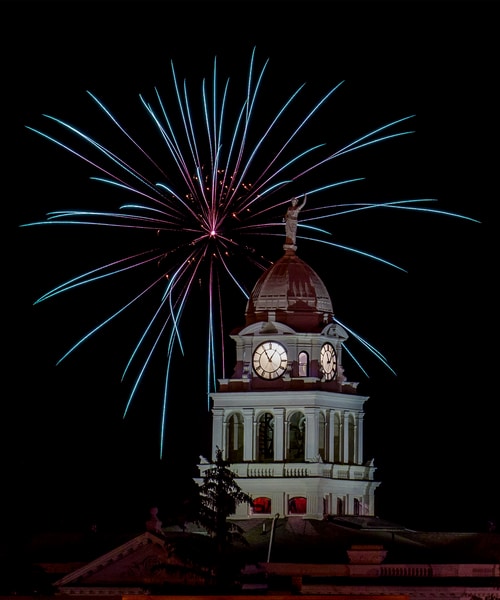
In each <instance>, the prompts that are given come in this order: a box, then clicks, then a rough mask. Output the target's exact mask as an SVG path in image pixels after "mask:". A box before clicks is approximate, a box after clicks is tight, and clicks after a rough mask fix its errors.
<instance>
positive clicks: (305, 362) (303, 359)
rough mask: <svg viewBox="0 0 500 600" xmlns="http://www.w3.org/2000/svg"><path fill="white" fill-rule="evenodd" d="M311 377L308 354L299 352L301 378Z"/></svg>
mask: <svg viewBox="0 0 500 600" xmlns="http://www.w3.org/2000/svg"><path fill="white" fill-rule="evenodd" d="M308 375H309V356H308V355H307V352H299V377H307V376H308Z"/></svg>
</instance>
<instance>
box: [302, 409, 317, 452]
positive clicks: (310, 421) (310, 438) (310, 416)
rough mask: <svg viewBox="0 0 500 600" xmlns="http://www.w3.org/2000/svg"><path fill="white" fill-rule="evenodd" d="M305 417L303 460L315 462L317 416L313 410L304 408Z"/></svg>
mask: <svg viewBox="0 0 500 600" xmlns="http://www.w3.org/2000/svg"><path fill="white" fill-rule="evenodd" d="M304 414H305V416H306V431H305V434H306V447H305V456H304V458H305V460H310V461H313V462H314V461H315V460H316V456H317V455H318V434H317V432H318V415H317V413H316V410H315V409H314V408H305V409H304Z"/></svg>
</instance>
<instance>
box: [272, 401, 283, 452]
mask: <svg viewBox="0 0 500 600" xmlns="http://www.w3.org/2000/svg"><path fill="white" fill-rule="evenodd" d="M284 431H285V409H284V408H275V409H274V460H275V461H277V460H279V461H281V460H283V458H284V456H285V454H284V451H285V435H284Z"/></svg>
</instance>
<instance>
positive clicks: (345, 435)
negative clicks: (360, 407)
mask: <svg viewBox="0 0 500 600" xmlns="http://www.w3.org/2000/svg"><path fill="white" fill-rule="evenodd" d="M342 438H343V443H342V445H343V451H342V453H343V456H342V462H343V463H348V462H349V413H348V412H347V411H344V423H343V427H342Z"/></svg>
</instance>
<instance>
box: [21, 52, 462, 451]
mask: <svg viewBox="0 0 500 600" xmlns="http://www.w3.org/2000/svg"><path fill="white" fill-rule="evenodd" d="M266 67H267V62H265V63H264V65H263V66H262V67H261V68H256V66H255V50H254V51H253V52H252V55H251V59H250V64H249V69H248V78H247V79H246V86H245V92H244V93H243V94H242V97H241V98H240V102H239V104H237V102H238V101H237V100H236V101H235V100H233V97H232V96H230V91H231V90H230V86H229V81H226V82H225V83H223V84H222V85H221V84H220V83H219V78H218V72H217V60H215V61H214V68H213V75H212V78H211V80H209V81H206V80H203V82H202V85H201V90H199V89H198V90H197V92H196V94H195V95H194V96H193V97H194V98H195V102H194V103H192V101H191V96H192V94H191V93H190V92H189V90H188V86H187V83H186V81H180V80H179V79H178V77H177V75H176V72H175V69H174V66H173V64H172V66H171V68H172V82H173V93H171V94H169V96H168V100H169V101H168V102H167V100H165V99H164V96H162V95H161V94H160V93H159V92H158V90H155V91H154V102H151V103H150V102H148V101H147V100H146V99H145V98H144V97H142V96H139V98H140V102H141V104H142V107H143V109H144V111H145V115H146V117H147V118H148V119H149V126H150V129H151V135H152V136H153V137H154V138H156V139H157V140H159V142H160V145H161V146H158V147H161V159H154V158H153V157H152V156H151V155H150V153H149V152H148V151H147V150H146V149H144V148H143V146H142V145H140V144H139V143H138V142H137V141H136V139H137V136H133V135H131V134H130V133H129V131H128V130H127V129H126V128H125V126H123V125H122V124H121V123H120V122H119V121H118V119H117V118H116V117H115V116H114V115H113V113H112V112H111V111H110V110H109V109H108V108H107V106H106V105H105V104H104V103H103V102H102V101H101V100H100V99H98V98H97V97H96V96H95V95H94V94H93V93H90V92H88V94H89V96H90V98H91V100H92V101H93V102H95V103H96V104H97V106H98V108H99V111H100V112H101V113H102V114H103V115H104V116H105V117H106V119H108V120H109V122H110V124H111V126H112V127H113V128H114V129H115V131H117V132H118V134H119V136H120V149H119V151H118V152H116V151H114V150H112V149H111V147H109V146H108V145H105V144H103V143H102V142H101V141H98V140H97V139H96V138H95V137H92V136H90V135H88V134H86V133H85V132H84V131H83V130H82V129H79V128H77V127H75V126H74V125H71V124H70V123H68V122H66V121H63V120H60V119H58V118H55V117H51V116H48V115H44V117H46V118H47V119H49V120H50V122H51V124H52V125H53V126H54V127H56V128H58V132H59V133H58V134H57V136H53V135H49V134H47V133H45V132H42V131H41V130H39V129H34V128H32V127H28V129H31V130H32V131H34V132H35V133H37V134H39V135H41V136H43V137H44V138H46V139H48V140H50V141H51V142H52V143H54V144H56V145H57V146H59V147H61V148H63V149H64V150H65V151H67V152H69V153H71V154H72V155H74V156H75V157H77V158H78V159H80V160H82V161H84V162H85V163H87V164H88V165H89V166H90V167H91V168H92V169H94V171H95V172H96V176H93V177H92V179H95V180H97V181H99V182H101V183H102V184H105V185H107V186H113V187H114V188H115V189H117V190H118V191H119V193H120V195H123V197H124V198H125V197H126V196H129V197H130V198H133V201H130V202H126V203H124V204H122V205H121V206H120V207H119V209H118V210H110V211H106V210H61V211H56V212H50V213H48V214H47V215H46V219H45V220H43V221H38V222H34V223H28V224H25V225H23V226H34V225H45V226H46V225H51V226H54V225H58V226H69V225H73V226H74V225H77V226H83V225H86V226H90V227H108V228H119V229H122V230H123V229H128V230H132V232H133V234H136V235H138V234H140V233H141V232H142V233H144V232H145V233H149V234H150V235H149V237H148V238H147V239H148V240H149V244H150V245H149V247H148V248H147V249H146V250H143V251H141V252H137V253H134V254H132V255H128V254H127V255H125V256H121V257H120V258H119V259H118V260H115V261H113V262H111V263H107V264H104V265H102V266H101V267H99V268H97V269H93V270H91V271H88V272H86V273H83V274H81V275H78V276H77V277H74V278H73V279H71V280H69V281H66V282H65V283H62V284H61V285H59V286H57V287H55V288H54V289H52V290H50V291H49V292H47V293H46V294H44V295H43V296H41V297H40V298H39V299H38V300H37V302H42V301H45V300H48V299H50V298H53V297H54V296H57V295H59V294H62V293H63V292H67V291H69V290H72V289H75V288H78V287H80V286H84V285H88V284H90V283H91V282H96V281H98V280H102V279H104V278H109V277H113V276H116V275H118V274H122V273H126V272H134V271H144V272H147V274H148V275H147V277H145V279H144V284H143V287H142V288H141V289H140V291H139V292H138V293H135V294H133V295H131V297H130V298H128V299H127V300H126V302H125V303H124V304H123V305H122V306H120V307H119V308H118V309H117V310H114V312H112V314H110V315H108V316H107V317H105V318H104V319H103V320H102V321H100V322H99V324H98V325H97V326H95V327H94V328H93V329H92V330H91V331H89V332H88V333H87V334H86V335H85V336H84V337H82V338H81V339H79V340H78V341H77V342H76V343H75V344H74V345H73V346H72V347H71V348H69V350H68V351H67V352H66V353H65V354H64V355H63V356H62V357H61V359H60V360H59V362H61V361H63V360H64V359H65V358H67V357H68V356H69V355H70V354H71V353H72V352H74V351H75V350H76V349H77V348H78V347H79V346H80V345H81V344H82V343H83V342H85V340H87V339H88V338H90V337H91V336H93V335H94V334H95V333H96V332H98V331H99V330H100V329H102V328H103V327H104V326H105V325H107V324H108V323H109V322H110V321H112V320H113V319H115V318H116V317H118V315H120V314H121V313H123V312H124V311H126V310H127V309H129V308H130V307H131V306H132V305H134V304H136V303H139V302H140V301H141V300H144V299H145V298H146V297H148V296H150V295H152V294H157V298H158V301H157V302H156V304H155V308H154V310H153V312H152V314H150V315H149V317H148V318H147V323H146V326H145V328H144V331H143V333H142V335H140V337H139V339H138V340H137V342H136V344H135V348H134V350H133V352H132V353H131V356H130V359H129V360H128V362H127V364H126V365H125V368H124V372H123V378H125V377H126V376H127V375H128V374H129V375H130V377H132V380H133V383H132V385H131V391H130V394H129V398H128V402H127V403H126V407H125V410H124V416H125V415H126V414H127V412H128V410H129V408H130V405H131V403H132V401H133V399H134V397H135V396H136V393H137V390H138V387H139V386H140V384H141V382H142V380H143V378H144V376H145V373H146V372H147V367H148V365H149V364H150V362H151V360H152V357H153V355H155V353H158V352H159V351H160V348H161V351H162V352H165V353H166V358H167V360H166V369H165V375H164V384H163V402H162V407H163V408H162V416H161V441H160V455H162V453H163V447H164V431H165V424H166V419H167V408H168V397H169V381H170V378H171V365H172V357H173V356H174V352H176V351H178V350H179V349H180V351H181V352H183V342H182V335H181V331H182V328H181V324H182V318H183V313H184V312H185V308H186V306H187V305H188V303H189V301H190V299H191V297H192V290H193V287H195V286H199V284H200V283H202V284H203V285H202V287H203V290H206V301H207V314H208V315H209V317H208V319H207V336H206V340H207V342H206V343H207V346H206V348H207V367H206V390H207V395H208V394H209V393H210V392H211V391H213V390H214V389H215V386H216V367H217V365H218V361H219V360H220V356H222V361H221V364H222V369H224V360H223V357H224V341H223V340H224V335H223V319H222V315H223V293H222V289H223V288H224V287H226V285H227V284H226V280H227V281H229V282H230V283H231V284H232V285H233V286H234V288H235V290H238V291H239V293H241V294H242V295H243V297H245V298H248V289H247V287H246V285H245V282H244V280H243V279H242V276H241V273H242V266H241V265H242V259H245V260H247V261H249V263H250V264H251V265H252V266H253V267H255V268H257V269H260V270H262V269H265V268H267V267H268V266H269V265H270V264H271V263H270V261H269V259H268V258H267V257H266V256H263V255H262V254H261V252H259V250H258V248H259V247H260V246H261V243H262V239H263V236H264V238H266V239H269V238H270V237H272V236H278V237H280V238H281V239H283V240H284V228H283V220H282V216H283V213H284V212H285V208H284V206H285V205H287V204H288V203H289V201H290V198H291V197H293V196H296V195H299V194H307V196H308V199H309V201H308V207H307V209H304V210H303V211H302V212H301V220H300V223H299V235H298V236H297V237H298V239H301V240H304V241H306V240H308V242H313V243H315V244H322V245H328V246H330V247H333V248H337V249H341V250H344V251H349V252H352V253H356V254H359V255H363V256H364V257H366V258H369V259H370V260H374V261H377V262H380V263H383V264H384V265H386V266H387V267H390V268H394V269H398V270H404V269H402V268H401V267H399V266H398V265H395V264H394V263H392V262H389V261H387V260H384V259H383V258H381V257H378V256H374V255H372V254H369V253H366V252H363V251H361V250H358V249H356V248H349V247H346V246H342V245H340V244H337V243H335V242H334V241H332V236H331V233H330V230H329V224H330V223H331V220H332V219H333V218H335V217H338V216H339V215H345V214H347V213H354V212H362V211H367V210H368V211H373V210H379V209H382V208H383V209H385V210H387V209H391V210H395V211H396V210H398V211H408V210H410V211H419V212H430V213H439V214H441V215H448V216H453V217H456V218H461V219H467V220H470V221H474V219H470V218H469V217H465V216H462V215H458V214H454V213H446V212H444V211H440V210H436V209H430V208H428V207H427V206H426V203H429V202H433V201H434V200H431V199H417V200H400V201H393V202H383V203H356V204H348V203H341V204H334V203H332V202H331V193H328V192H331V190H332V189H333V188H337V187H340V186H344V185H346V184H349V183H352V182H354V181H358V179H348V180H337V181H333V182H325V183H323V184H321V185H319V186H318V185H315V184H314V183H311V182H314V181H315V179H314V178H316V174H317V173H319V172H320V168H321V167H324V166H325V165H329V164H330V163H331V162H332V161H333V160H334V159H336V158H338V157H341V156H343V155H346V154H348V153H351V152H354V151H356V150H359V149H361V148H366V147H367V146H371V145H374V144H378V143H381V142H383V141H388V140H391V139H394V138H398V137H401V136H404V135H407V134H409V133H412V132H411V131H409V130H406V129H405V128H406V126H407V123H408V121H409V120H410V119H411V118H412V115H410V116H407V117H404V118H401V119H398V120H395V121H392V122H390V123H387V124H385V125H383V126H382V127H378V128H376V129H374V130H372V131H370V132H368V133H367V134H365V135H363V136H361V137H359V138H357V139H355V140H353V141H352V142H350V143H349V144H347V145H343V146H342V147H340V148H338V149H336V150H335V151H331V150H329V149H328V148H327V146H326V145H325V144H323V143H318V144H317V145H308V146H306V147H305V148H304V147H302V148H301V149H299V150H297V148H298V147H299V148H300V139H301V134H302V133H303V131H304V130H305V129H306V128H307V125H308V124H309V122H310V121H311V119H312V118H313V117H316V116H317V114H318V113H319V111H320V110H321V109H324V106H325V104H326V103H327V101H328V100H329V99H330V98H331V97H332V96H333V95H334V93H335V92H336V91H337V90H338V89H339V88H340V86H341V85H342V82H341V83H338V84H337V85H335V86H334V87H333V88H331V89H330V90H328V92H327V93H326V94H325V95H324V96H322V97H321V98H320V99H319V101H317V102H315V103H314V104H313V105H312V106H311V108H310V109H309V110H308V111H307V112H306V114H305V115H302V117H300V118H297V117H296V116H295V114H296V113H294V111H293V108H294V107H295V106H296V103H297V99H298V98H299V96H300V97H301V98H302V94H303V92H304V85H301V86H300V87H299V88H298V89H297V90H296V91H295V92H294V93H293V94H292V95H291V96H289V97H287V98H286V99H285V100H284V102H283V103H282V105H281V107H280V108H278V110H277V111H276V112H275V113H274V114H273V115H272V116H271V117H270V118H269V119H268V120H267V122H265V123H263V120H262V118H261V117H260V116H259V117H257V116H256V112H257V106H258V99H259V89H260V88H261V85H262V80H263V77H264V73H265V70H266ZM260 114H261V113H259V115H260ZM290 124H291V125H290ZM284 126H286V127H287V128H288V129H287V131H288V133H287V134H286V135H285V136H283V135H282V131H283V127H284ZM278 131H279V135H278V134H277V132H278ZM66 140H68V141H66ZM276 140H278V141H276ZM132 155H134V156H135V157H136V158H137V162H133V161H131V159H130V156H132ZM139 162H140V163H141V164H142V165H144V167H141V168H138V166H137V164H138V163H139ZM134 165H135V166H134ZM316 179H317V178H316ZM151 240H154V243H151ZM151 274H152V275H151ZM342 325H343V326H344V327H346V329H347V330H348V331H349V332H350V334H351V337H352V338H353V339H354V340H356V341H358V342H360V343H361V344H363V346H364V347H365V348H367V349H368V350H369V351H370V352H372V353H373V354H374V355H375V356H376V357H377V359H378V360H380V361H382V362H383V363H384V364H385V365H386V366H387V367H388V368H389V369H390V368H391V367H390V366H389V365H388V363H387V361H386V359H385V358H384V356H383V355H382V354H381V353H380V352H379V351H378V350H377V349H376V348H374V347H373V346H371V345H370V344H369V343H368V342H367V341H366V340H364V339H363V338H361V337H360V336H359V335H358V334H356V333H355V332H353V331H352V330H351V329H349V328H348V327H347V326H346V324H345V323H342ZM346 350H347V349H346ZM347 351H348V353H349V354H350V355H351V356H353V355H352V353H351V351H350V350H347ZM219 355H220V356H219ZM353 358H354V356H353ZM354 360H356V359H355V358H354ZM356 362H357V363H358V364H359V361H356ZM360 367H361V365H360ZM361 368H362V367H361ZM223 377H225V374H224V373H223Z"/></svg>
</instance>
